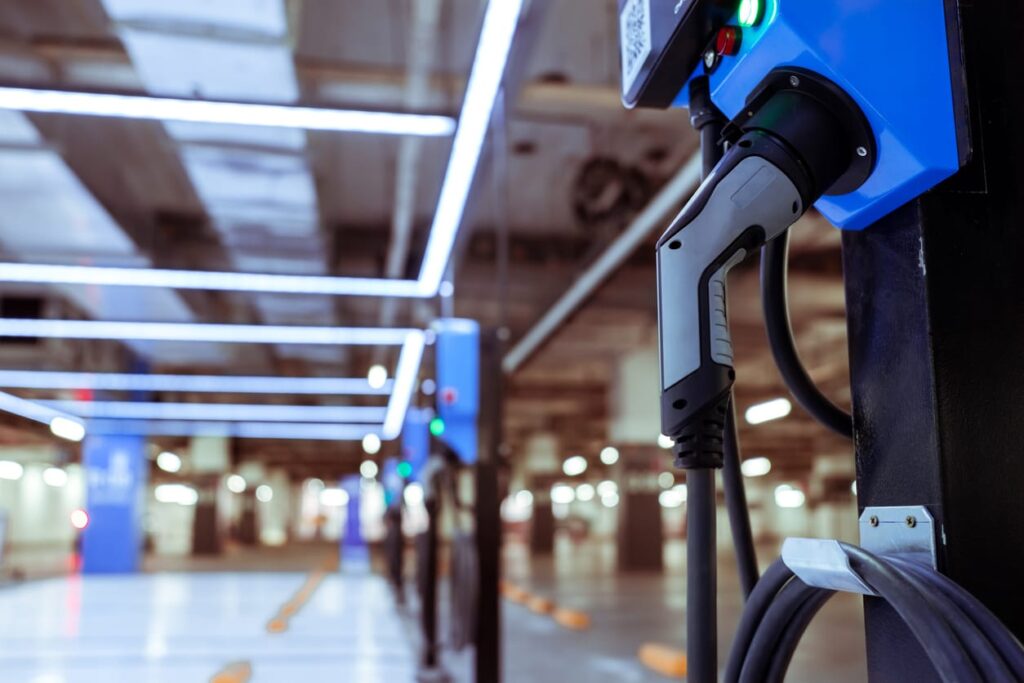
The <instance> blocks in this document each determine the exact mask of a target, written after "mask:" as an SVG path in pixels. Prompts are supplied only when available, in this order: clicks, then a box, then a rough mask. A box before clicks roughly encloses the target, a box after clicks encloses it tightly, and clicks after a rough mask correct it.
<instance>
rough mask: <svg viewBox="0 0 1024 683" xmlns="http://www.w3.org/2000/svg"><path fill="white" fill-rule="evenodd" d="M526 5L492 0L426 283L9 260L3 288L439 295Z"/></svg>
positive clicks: (323, 116) (406, 119)
mask: <svg viewBox="0 0 1024 683" xmlns="http://www.w3.org/2000/svg"><path fill="white" fill-rule="evenodd" d="M522 5H523V0H490V2H488V4H487V11H486V13H485V14H484V22H483V28H482V29H481V31H480V40H479V42H478V43H477V49H476V55H475V56H474V58H473V66H472V68H471V70H470V74H469V80H468V82H467V84H466V94H465V98H464V99H463V104H462V111H461V113H460V114H459V122H458V127H457V128H455V129H454V132H455V137H454V139H453V141H452V151H451V155H450V156H449V158H448V167H447V169H446V171H445V176H444V180H443V181H442V184H441V193H440V196H439V197H438V201H437V207H436V208H435V211H434V220H433V223H432V224H431V228H430V237H429V238H428V240H427V248H426V251H425V252H424V255H423V262H422V265H421V266H420V274H419V279H418V280H389V279H384V278H349V277H318V276H301V275H271V274H259V273H227V272H203V271H190V270H162V269H160V270H150V269H144V268H105V267H97V266H61V265H35V264H14V263H8V264H3V265H2V266H0V281H7V282H34V283H54V284H80V285H112V286H134V287H171V288H176V289H207V290H221V291H242V292H245V291H251V292H274V293H293V294H323V295H334V296H390V297H405V298H429V297H433V296H435V295H436V294H437V291H438V288H439V287H440V286H441V278H442V277H443V276H444V272H445V269H447V267H448V261H449V259H450V258H451V254H452V249H453V248H454V245H455V238H456V237H457V235H458V232H459V227H460V225H461V223H462V217H463V215H464V213H465V210H466V203H467V201H468V198H469V192H470V190H471V189H472V186H473V178H474V176H475V175H476V169H477V166H478V164H479V162H480V156H481V153H482V151H483V145H484V142H485V141H486V139H487V129H488V127H489V125H490V121H491V114H492V113H493V111H494V103H495V100H496V98H497V95H498V92H499V90H500V88H501V81H502V78H503V77H504V73H505V67H506V65H507V63H508V57H509V53H510V51H511V48H512V39H513V37H514V36H515V30H516V25H517V24H518V22H519V15H520V12H521V10H522ZM0 107H5V108H8V109H18V110H21V111H39V112H60V113H71V114H92V115H102V116H124V117H130V118H151V119H159V120H179V121H205V122H213V123H235V124H240V125H277V126H287V127H298V128H322V127H325V126H326V124H328V123H331V124H332V125H334V126H336V127H334V128H331V129H333V130H352V131H359V132H377V133H395V134H402V135H450V134H451V133H452V130H453V129H452V120H451V119H449V118H447V117H440V116H425V115H418V114H395V113H376V112H360V111H344V110H329V109H311V108H303V107H287V106H279V105H258V104H240V103H232V102H205V101H196V100H180V99H174V98H157V97H140V96H131V95H95V94H89V93H73V92H61V91H47V90H31V89H25V88H3V87H0Z"/></svg>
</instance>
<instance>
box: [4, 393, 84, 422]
mask: <svg viewBox="0 0 1024 683" xmlns="http://www.w3.org/2000/svg"><path fill="white" fill-rule="evenodd" d="M0 410H2V411H5V412H8V413H12V414H14V415H18V416H19V417H24V418H28V419H29V420H34V421H35V422H42V423H43V424H45V425H48V424H50V423H51V422H52V421H53V419H54V418H56V417H63V418H67V419H70V420H74V421H76V422H80V420H75V418H74V417H72V416H71V415H68V414H67V413H65V412H62V411H60V410H57V409H56V408H52V407H50V406H46V405H43V404H41V403H37V402H36V401H29V400H28V399H24V398H21V397H20V396H15V395H14V394H8V393H7V392H5V391H0Z"/></svg>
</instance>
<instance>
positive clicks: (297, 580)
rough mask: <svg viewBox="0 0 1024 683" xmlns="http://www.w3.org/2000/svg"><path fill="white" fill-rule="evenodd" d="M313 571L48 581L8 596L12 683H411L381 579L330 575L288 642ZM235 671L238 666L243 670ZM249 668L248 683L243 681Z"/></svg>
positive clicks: (7, 665)
mask: <svg viewBox="0 0 1024 683" xmlns="http://www.w3.org/2000/svg"><path fill="white" fill-rule="evenodd" d="M306 581H307V575H306V574H303V573H292V572H279V573H261V572H247V573H236V572H224V573H174V574H151V575H136V576H127V577H126V576H87V577H71V578H62V579H43V580H40V581H34V582H29V583H25V584H22V585H19V586H9V587H7V588H6V589H4V590H0V672H2V673H0V680H3V681H6V682H9V683H101V682H102V683H111V682H119V681H132V682H140V683H141V682H145V683H185V682H188V681H208V680H212V679H214V678H215V677H216V676H217V674H218V673H221V672H228V673H227V675H225V674H224V673H222V675H221V678H220V679H218V680H222V681H231V682H233V683H242V681H245V680H253V681H282V682H291V681H303V682H306V681H308V682H310V683H312V682H313V681H365V682H366V683H395V682H398V681H411V680H413V677H414V672H415V658H414V654H413V652H412V649H411V645H410V643H409V640H408V638H407V635H406V633H405V630H404V628H403V626H402V623H401V621H400V619H399V617H398V615H397V614H396V613H395V610H394V607H393V605H392V601H391V596H390V594H389V590H388V588H387V586H386V585H385V584H384V582H383V581H382V580H381V579H380V578H379V577H378V576H375V575H371V574H368V573H364V574H336V573H334V574H330V575H327V576H325V577H324V578H323V580H322V583H321V584H320V585H319V586H318V587H317V589H316V592H315V593H314V594H313V595H312V596H311V597H310V598H309V600H308V602H307V603H306V604H304V605H303V606H302V607H301V608H300V609H298V610H297V611H296V612H295V613H294V614H293V615H291V616H290V618H289V619H288V620H287V624H286V626H285V628H284V629H283V630H282V631H281V632H271V631H270V630H269V629H268V623H269V622H270V621H271V620H272V619H274V615H275V614H277V613H278V612H279V610H280V609H281V607H282V606H283V605H285V604H287V603H288V602H289V601H290V600H291V599H292V598H293V596H294V595H295V594H296V592H298V591H299V590H300V589H301V587H302V586H303V585H304V583H305V582H306ZM233 665H234V666H233ZM239 667H242V668H243V669H244V670H248V671H251V679H250V678H249V676H247V675H231V674H230V672H231V671H233V670H238V669H239Z"/></svg>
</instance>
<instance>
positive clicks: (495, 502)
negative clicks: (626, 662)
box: [474, 329, 508, 683]
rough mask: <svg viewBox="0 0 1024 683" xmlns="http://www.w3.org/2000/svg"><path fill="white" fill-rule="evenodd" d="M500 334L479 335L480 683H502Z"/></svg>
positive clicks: (477, 638)
mask: <svg viewBox="0 0 1024 683" xmlns="http://www.w3.org/2000/svg"><path fill="white" fill-rule="evenodd" d="M502 337H503V334H502V333H501V331H500V330H494V329H490V330H485V331H484V332H483V333H482V334H481V335H480V380H481V381H480V389H481V391H480V397H481V400H480V427H481V430H480V457H479V460H478V462H477V464H476V471H475V475H476V476H475V493H474V499H475V505H474V512H475V517H476V548H477V553H478V555H477V557H478V560H479V568H480V585H479V602H478V605H477V610H478V611H477V619H476V633H475V638H474V642H475V643H476V663H475V666H476V669H475V674H476V683H498V682H499V681H500V680H501V678H502V675H501V673H502V663H501V596H500V594H499V590H498V587H499V585H500V583H501V544H502V541H501V536H502V528H501V507H500V506H501V501H502V499H503V498H504V497H505V495H507V493H508V491H507V490H503V489H507V487H503V486H502V485H501V480H500V470H501V449H502V443H503V439H504V431H503V424H502V422H503V420H502V418H503V415H502V410H503V405H502V399H503V390H504V388H503V379H504V377H503V375H502V371H501V356H502V351H503V348H504V343H503V339H502Z"/></svg>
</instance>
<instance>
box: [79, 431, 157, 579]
mask: <svg viewBox="0 0 1024 683" xmlns="http://www.w3.org/2000/svg"><path fill="white" fill-rule="evenodd" d="M82 464H83V465H84V467H85V476H86V498H85V500H86V510H87V511H88V513H89V526H87V527H86V528H85V530H84V531H83V532H82V572H83V573H86V574H111V573H126V572H135V571H138V570H139V563H140V560H141V551H142V541H143V537H142V535H143V530H142V512H143V509H144V505H145V491H146V442H145V439H144V438H143V437H141V436H123V435H103V436H88V437H86V439H85V441H84V442H83V445H82Z"/></svg>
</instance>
